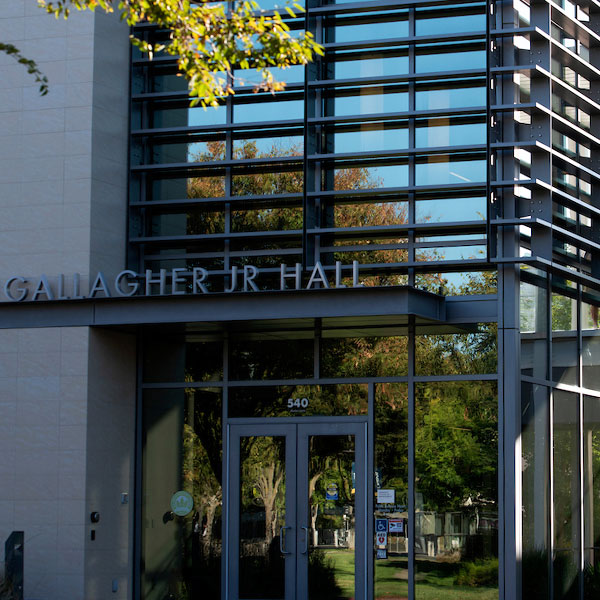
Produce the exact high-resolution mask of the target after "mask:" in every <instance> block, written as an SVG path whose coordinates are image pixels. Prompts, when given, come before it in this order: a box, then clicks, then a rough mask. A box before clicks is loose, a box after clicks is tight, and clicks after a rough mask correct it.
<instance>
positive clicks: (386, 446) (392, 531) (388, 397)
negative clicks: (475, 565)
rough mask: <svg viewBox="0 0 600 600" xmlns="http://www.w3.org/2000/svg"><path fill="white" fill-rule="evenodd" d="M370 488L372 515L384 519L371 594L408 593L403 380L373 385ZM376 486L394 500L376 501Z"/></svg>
mask: <svg viewBox="0 0 600 600" xmlns="http://www.w3.org/2000/svg"><path fill="white" fill-rule="evenodd" d="M374 488H375V513H374V518H375V519H388V534H387V543H386V544H384V545H382V544H379V543H378V542H377V540H375V547H374V553H375V598H396V597H408V541H409V539H408V518H409V517H408V387H407V385H406V384H403V383H384V384H379V385H377V387H376V389H375V471H374ZM379 490H393V492H394V502H393V503H390V502H387V501H386V502H383V500H389V498H383V497H382V498H381V500H382V501H381V502H379V501H378V500H379V493H378V492H379ZM386 493H387V494H388V495H389V492H386ZM382 550H383V552H381V551H382Z"/></svg>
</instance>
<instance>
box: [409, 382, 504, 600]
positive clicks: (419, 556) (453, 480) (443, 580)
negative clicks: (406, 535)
mask: <svg viewBox="0 0 600 600" xmlns="http://www.w3.org/2000/svg"><path fill="white" fill-rule="evenodd" d="M497 462H498V409H497V392H496V386H495V384H494V383H491V382H479V381H470V382H462V383H455V382H452V383H449V382H446V383H443V384H440V383H431V384H421V383H418V384H417V385H416V389H415V539H414V549H415V556H416V562H415V598H416V599H417V600H425V599H429V598H441V597H444V595H445V594H448V597H457V598H460V597H465V598H466V597H469V596H471V594H474V591H475V590H474V589H473V588H476V589H477V590H479V591H480V593H481V594H482V595H481V596H480V597H485V598H487V597H488V595H487V594H489V597H490V598H493V597H494V595H496V597H497V594H498V591H497V586H498V505H497V474H498V470H497V469H498V466H497ZM461 594H462V595H461ZM483 594H486V595H483ZM475 597H478V596H475Z"/></svg>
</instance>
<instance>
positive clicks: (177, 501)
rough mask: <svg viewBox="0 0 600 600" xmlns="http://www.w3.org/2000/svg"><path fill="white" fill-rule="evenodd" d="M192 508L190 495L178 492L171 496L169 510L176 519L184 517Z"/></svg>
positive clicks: (192, 500) (192, 502)
mask: <svg viewBox="0 0 600 600" xmlns="http://www.w3.org/2000/svg"><path fill="white" fill-rule="evenodd" d="M192 508H194V499H193V498H192V496H191V494H188V492H184V491H183V490H180V491H179V492H175V493H174V494H173V495H172V496H171V510H172V511H173V512H174V513H175V514H176V515H177V516H178V517H185V515H187V514H189V513H190V512H191V510H192Z"/></svg>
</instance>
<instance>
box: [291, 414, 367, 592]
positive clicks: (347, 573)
mask: <svg viewBox="0 0 600 600" xmlns="http://www.w3.org/2000/svg"><path fill="white" fill-rule="evenodd" d="M365 431H366V425H365V424H362V423H349V424H345V423H327V424H315V425H313V424H301V425H298V516H297V523H298V544H297V553H298V554H297V573H298V578H297V589H298V596H297V598H298V599H299V600H300V599H302V600H329V599H336V598H337V599H340V600H350V599H353V598H356V599H357V600H358V599H362V600H364V599H365V598H366V597H367V596H366V584H365V582H366V563H367V560H366V558H367V557H366V546H365V537H366V536H365V534H366V531H365V529H366V523H367V521H366V518H365V514H366V494H365V481H366V477H365V470H366V445H365V437H366V435H365Z"/></svg>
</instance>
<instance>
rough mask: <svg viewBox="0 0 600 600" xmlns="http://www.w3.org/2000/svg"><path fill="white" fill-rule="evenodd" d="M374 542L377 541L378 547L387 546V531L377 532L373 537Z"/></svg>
mask: <svg viewBox="0 0 600 600" xmlns="http://www.w3.org/2000/svg"><path fill="white" fill-rule="evenodd" d="M375 540H376V541H377V545H378V546H379V547H381V546H383V547H385V546H387V531H379V532H378V533H377V534H376V535H375Z"/></svg>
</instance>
